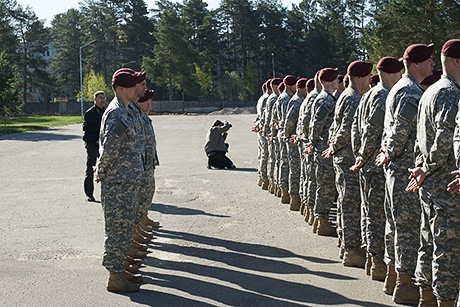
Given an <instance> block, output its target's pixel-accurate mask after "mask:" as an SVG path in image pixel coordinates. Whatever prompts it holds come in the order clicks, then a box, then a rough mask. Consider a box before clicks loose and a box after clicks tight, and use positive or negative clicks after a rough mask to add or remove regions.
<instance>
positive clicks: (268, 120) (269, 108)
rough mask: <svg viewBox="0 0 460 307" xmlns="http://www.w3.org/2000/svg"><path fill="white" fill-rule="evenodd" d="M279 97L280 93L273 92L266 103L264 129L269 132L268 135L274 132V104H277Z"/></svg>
mask: <svg viewBox="0 0 460 307" xmlns="http://www.w3.org/2000/svg"><path fill="white" fill-rule="evenodd" d="M277 99H278V94H277V93H275V92H273V93H271V94H270V96H268V98H267V104H266V105H265V112H264V125H263V127H264V130H265V131H266V132H267V135H269V134H272V126H273V121H272V118H273V115H272V113H273V106H274V105H275V102H276V100H277Z"/></svg>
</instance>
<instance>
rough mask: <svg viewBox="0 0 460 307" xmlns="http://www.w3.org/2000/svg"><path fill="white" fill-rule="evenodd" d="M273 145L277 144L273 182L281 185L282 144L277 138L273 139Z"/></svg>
mask: <svg viewBox="0 0 460 307" xmlns="http://www.w3.org/2000/svg"><path fill="white" fill-rule="evenodd" d="M273 143H275V159H276V160H275V168H274V170H273V181H274V182H275V183H276V184H278V185H279V184H280V177H279V174H280V142H279V140H278V138H277V137H275V138H273Z"/></svg>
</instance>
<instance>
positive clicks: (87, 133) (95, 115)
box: [83, 91, 105, 201]
mask: <svg viewBox="0 0 460 307" xmlns="http://www.w3.org/2000/svg"><path fill="white" fill-rule="evenodd" d="M93 98H94V105H93V106H92V107H91V108H89V109H88V110H87V111H86V112H85V116H84V119H83V131H84V133H83V141H85V148H86V172H85V181H84V189H85V194H86V201H95V199H94V196H93V192H94V170H93V168H94V166H95V165H96V160H97V157H98V156H99V130H100V128H101V120H102V115H103V114H104V111H105V107H104V105H105V93H104V92H103V91H97V92H96V93H94V96H93Z"/></svg>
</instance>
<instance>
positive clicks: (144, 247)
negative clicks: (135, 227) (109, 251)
mask: <svg viewBox="0 0 460 307" xmlns="http://www.w3.org/2000/svg"><path fill="white" fill-rule="evenodd" d="M131 246H132V247H134V248H135V249H137V250H140V251H146V250H147V249H148V246H147V245H145V244H142V243H139V242H136V241H134V240H131Z"/></svg>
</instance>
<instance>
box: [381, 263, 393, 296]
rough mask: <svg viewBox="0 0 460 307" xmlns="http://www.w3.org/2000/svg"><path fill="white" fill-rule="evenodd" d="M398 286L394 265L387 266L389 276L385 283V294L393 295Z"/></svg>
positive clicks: (386, 277) (387, 275) (386, 276)
mask: <svg viewBox="0 0 460 307" xmlns="http://www.w3.org/2000/svg"><path fill="white" fill-rule="evenodd" d="M395 285H396V271H395V266H394V265H387V274H386V275H385V282H384V283H383V292H385V293H386V294H393V291H394V289H395Z"/></svg>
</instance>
